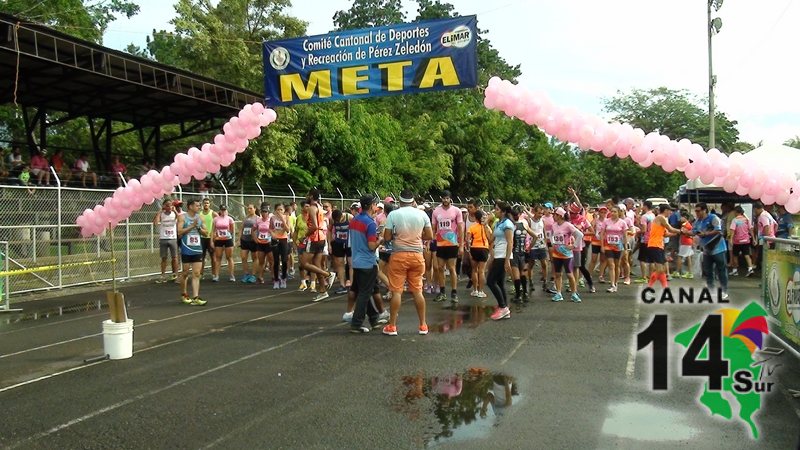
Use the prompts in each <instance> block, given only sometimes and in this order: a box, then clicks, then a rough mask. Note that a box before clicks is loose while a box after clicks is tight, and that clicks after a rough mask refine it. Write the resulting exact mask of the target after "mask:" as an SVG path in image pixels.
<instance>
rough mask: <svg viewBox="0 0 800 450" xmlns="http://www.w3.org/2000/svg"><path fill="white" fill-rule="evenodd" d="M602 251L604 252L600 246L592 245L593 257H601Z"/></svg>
mask: <svg viewBox="0 0 800 450" xmlns="http://www.w3.org/2000/svg"><path fill="white" fill-rule="evenodd" d="M601 250H602V247H600V246H599V245H595V244H592V254H593V255H599V254H600V251H601Z"/></svg>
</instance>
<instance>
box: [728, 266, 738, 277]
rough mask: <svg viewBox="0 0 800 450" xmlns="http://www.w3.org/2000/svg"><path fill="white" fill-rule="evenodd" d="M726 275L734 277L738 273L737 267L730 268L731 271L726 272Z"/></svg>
mask: <svg viewBox="0 0 800 450" xmlns="http://www.w3.org/2000/svg"><path fill="white" fill-rule="evenodd" d="M728 275H729V276H732V277H735V276H736V275H739V269H738V268H736V269H733V270H731V271H730V272H729V273H728Z"/></svg>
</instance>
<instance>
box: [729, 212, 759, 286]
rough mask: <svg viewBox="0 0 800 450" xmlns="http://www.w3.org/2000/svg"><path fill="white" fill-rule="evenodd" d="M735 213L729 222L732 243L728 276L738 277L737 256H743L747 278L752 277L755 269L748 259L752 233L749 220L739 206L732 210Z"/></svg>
mask: <svg viewBox="0 0 800 450" xmlns="http://www.w3.org/2000/svg"><path fill="white" fill-rule="evenodd" d="M734 211H736V217H735V218H734V219H733V220H731V226H730V230H731V233H732V235H733V238H732V241H733V245H732V246H731V249H730V252H731V259H730V261H731V267H733V270H731V273H730V275H738V274H739V255H741V256H744V260H745V262H746V263H747V276H748V277H749V276H750V275H753V273H754V272H755V270H756V268H755V266H754V265H753V261H752V259H751V258H750V244H751V235H752V233H753V226H752V225H750V219H748V218H747V216H745V215H744V209H742V207H741V206H737V207H736V208H734Z"/></svg>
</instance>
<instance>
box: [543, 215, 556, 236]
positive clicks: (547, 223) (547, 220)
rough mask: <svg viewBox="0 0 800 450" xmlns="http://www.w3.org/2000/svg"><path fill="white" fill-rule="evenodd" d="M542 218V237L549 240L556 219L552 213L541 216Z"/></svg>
mask: <svg viewBox="0 0 800 450" xmlns="http://www.w3.org/2000/svg"><path fill="white" fill-rule="evenodd" d="M542 220H543V221H544V237H545V239H547V242H550V238H551V237H552V236H553V224H554V223H555V222H556V220H555V219H554V218H553V215H552V214H550V215H549V216H542Z"/></svg>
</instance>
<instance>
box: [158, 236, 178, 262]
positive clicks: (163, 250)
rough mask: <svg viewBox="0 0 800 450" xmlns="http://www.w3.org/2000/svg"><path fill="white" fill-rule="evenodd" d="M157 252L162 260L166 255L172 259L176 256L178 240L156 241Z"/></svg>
mask: <svg viewBox="0 0 800 450" xmlns="http://www.w3.org/2000/svg"><path fill="white" fill-rule="evenodd" d="M158 251H159V253H160V254H161V257H162V258H166V257H167V253H169V256H172V257H173V258H175V257H177V256H178V240H177V239H159V241H158Z"/></svg>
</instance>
